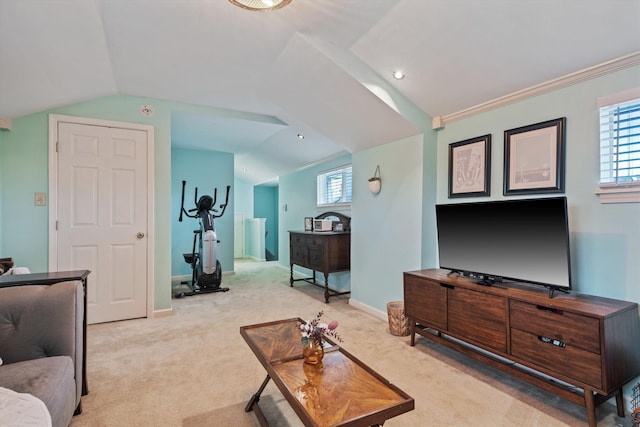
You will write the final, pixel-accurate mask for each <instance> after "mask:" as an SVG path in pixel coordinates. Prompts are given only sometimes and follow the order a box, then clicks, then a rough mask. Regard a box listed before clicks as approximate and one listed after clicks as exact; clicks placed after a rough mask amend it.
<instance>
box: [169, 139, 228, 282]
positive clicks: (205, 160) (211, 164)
mask: <svg viewBox="0 0 640 427" xmlns="http://www.w3.org/2000/svg"><path fill="white" fill-rule="evenodd" d="M183 180H185V181H187V183H186V186H185V197H184V199H185V200H184V207H185V209H187V210H189V209H192V208H194V207H195V204H194V196H195V188H196V187H197V188H198V198H199V197H200V196H203V195H205V194H208V195H210V196H211V197H213V196H214V189H215V188H217V189H218V194H217V200H216V209H219V206H220V204H221V203H224V201H225V195H226V188H227V185H230V186H231V191H230V192H229V205H228V206H227V209H226V211H225V212H224V215H223V216H222V217H220V218H216V219H214V227H215V231H216V237H217V238H218V240H220V243H219V244H218V246H217V257H218V260H219V261H220V264H221V265H222V271H223V272H226V271H233V244H234V239H233V212H234V190H235V189H234V188H233V183H234V181H233V154H230V153H223V152H219V151H202V150H185V149H177V148H174V149H172V150H171V224H172V227H171V275H172V276H190V275H191V273H192V270H191V267H190V266H189V264H187V263H186V262H185V261H184V257H183V256H182V254H183V253H191V250H192V248H193V236H194V234H193V230H197V229H199V227H200V225H199V221H198V220H197V219H194V218H188V217H187V216H186V215H183V219H182V222H179V221H178V218H179V216H180V203H181V195H182V181H183Z"/></svg>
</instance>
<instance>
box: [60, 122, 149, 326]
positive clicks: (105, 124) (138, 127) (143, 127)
mask: <svg viewBox="0 0 640 427" xmlns="http://www.w3.org/2000/svg"><path fill="white" fill-rule="evenodd" d="M59 123H72V124H79V125H89V126H100V127H112V128H120V129H131V130H139V131H143V132H146V134H147V230H146V235H147V318H149V317H153V313H154V294H155V290H154V283H155V280H154V279H155V274H154V271H155V258H154V251H153V248H154V231H155V222H154V211H153V206H154V201H155V192H154V187H155V181H154V171H155V168H154V162H153V159H154V152H153V148H154V128H153V126H152V125H144V124H140V123H128V122H117V121H111V120H103V119H93V118H88V117H76V116H66V115H61V114H49V265H48V267H49V271H58V267H57V259H58V233H57V232H56V222H57V212H58V157H57V150H56V145H57V142H58V124H59ZM54 266H55V268H54ZM88 283H91V278H90V277H89V280H88Z"/></svg>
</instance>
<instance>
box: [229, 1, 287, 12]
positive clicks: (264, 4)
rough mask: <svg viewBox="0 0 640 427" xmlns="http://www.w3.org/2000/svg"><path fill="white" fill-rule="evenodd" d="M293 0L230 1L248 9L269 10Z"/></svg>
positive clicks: (278, 7) (283, 5)
mask: <svg viewBox="0 0 640 427" xmlns="http://www.w3.org/2000/svg"><path fill="white" fill-rule="evenodd" d="M292 1H293V0H229V3H231V4H234V5H236V6H238V7H241V8H243V9H247V10H257V11H267V10H274V9H280V8H282V7H285V6H286V5H288V4H289V3H291V2H292Z"/></svg>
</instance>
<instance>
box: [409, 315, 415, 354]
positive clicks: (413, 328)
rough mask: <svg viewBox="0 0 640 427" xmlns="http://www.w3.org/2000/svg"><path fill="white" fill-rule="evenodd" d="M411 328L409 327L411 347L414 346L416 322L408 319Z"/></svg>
mask: <svg viewBox="0 0 640 427" xmlns="http://www.w3.org/2000/svg"><path fill="white" fill-rule="evenodd" d="M410 322H411V326H409V334H410V335H411V347H414V346H415V345H416V322H415V320H413V319H410Z"/></svg>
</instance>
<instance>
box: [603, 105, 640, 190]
mask: <svg viewBox="0 0 640 427" xmlns="http://www.w3.org/2000/svg"><path fill="white" fill-rule="evenodd" d="M634 184H640V99H634V100H630V101H626V102H622V103H619V104H613V105H607V106H604V107H601V108H600V185H601V186H624V185H634Z"/></svg>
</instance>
